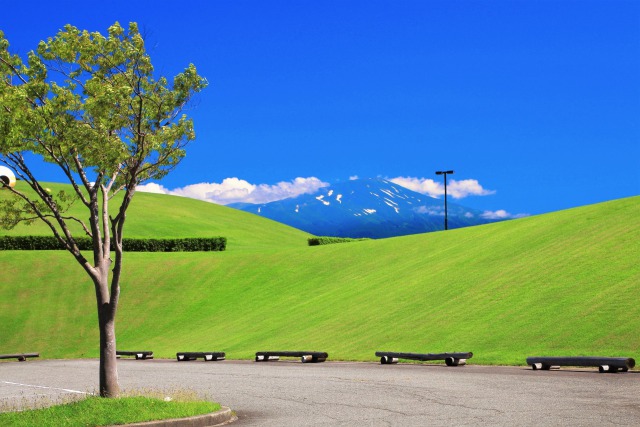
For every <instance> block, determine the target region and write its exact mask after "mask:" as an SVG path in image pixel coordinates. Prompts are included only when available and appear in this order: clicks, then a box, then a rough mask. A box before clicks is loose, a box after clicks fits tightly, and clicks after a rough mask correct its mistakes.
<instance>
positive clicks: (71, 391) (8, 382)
mask: <svg viewBox="0 0 640 427" xmlns="http://www.w3.org/2000/svg"><path fill="white" fill-rule="evenodd" d="M0 382H1V383H4V384H9V385H18V386H22V387H33V388H46V389H49V390H60V391H66V392H67V393H77V394H93V393H87V392H86V391H78V390H70V389H68V388H57V387H47V386H44V385H33V384H21V383H13V382H11V381H0Z"/></svg>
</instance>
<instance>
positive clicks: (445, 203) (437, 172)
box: [436, 171, 453, 230]
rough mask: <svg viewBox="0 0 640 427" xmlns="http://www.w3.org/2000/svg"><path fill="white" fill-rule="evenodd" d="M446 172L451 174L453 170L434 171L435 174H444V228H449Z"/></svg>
mask: <svg viewBox="0 0 640 427" xmlns="http://www.w3.org/2000/svg"><path fill="white" fill-rule="evenodd" d="M447 174H449V175H452V174H453V171H436V175H444V229H445V230H448V229H449V223H448V220H447Z"/></svg>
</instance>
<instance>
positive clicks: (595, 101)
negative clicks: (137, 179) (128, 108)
mask: <svg viewBox="0 0 640 427" xmlns="http://www.w3.org/2000/svg"><path fill="white" fill-rule="evenodd" d="M90 3H91V4H92V6H91V7H89V6H88V5H89V4H90ZM115 21H119V22H120V23H122V24H126V23H128V22H129V21H135V22H138V24H139V26H140V28H141V30H142V31H143V32H144V33H145V34H146V40H147V49H148V50H149V52H150V54H151V57H152V61H153V63H154V66H155V68H156V70H157V72H158V74H162V75H167V76H173V75H175V74H177V73H178V72H180V71H182V69H183V68H184V67H185V66H186V65H187V64H189V63H190V62H192V63H194V64H195V65H196V67H197V68H198V71H199V72H200V74H202V75H203V76H205V77H206V78H207V79H208V81H209V83H210V86H209V87H208V88H207V89H206V90H205V91H204V92H202V94H200V95H199V96H198V99H197V105H196V106H195V108H194V109H193V110H190V111H189V114H190V115H192V117H193V118H194V121H195V127H196V133H197V140H196V141H195V142H194V143H193V145H191V146H190V147H189V149H188V154H187V157H186V158H185V159H184V161H183V162H182V163H181V165H180V166H179V167H178V168H177V169H176V170H175V171H174V172H172V174H170V175H169V176H167V177H166V178H165V179H164V180H162V182H160V183H159V184H160V185H161V186H162V189H163V190H164V191H171V192H174V193H180V192H182V193H183V194H189V195H192V196H195V197H201V198H207V197H208V198H209V199H213V200H218V201H221V202H224V200H225V199H224V197H225V195H229V194H232V195H235V196H238V195H242V194H247V195H253V196H254V198H255V199H258V197H257V195H259V194H260V195H263V196H264V197H267V198H268V197H272V198H273V197H282V196H284V195H287V194H289V193H290V194H296V192H298V193H299V192H302V191H305V190H309V191H310V190H311V189H313V188H314V187H317V186H318V185H322V184H321V183H333V182H338V181H344V180H348V179H349V178H350V177H354V176H358V177H361V178H364V177H376V176H380V177H385V178H399V179H400V180H401V179H404V180H405V181H403V182H406V183H408V184H407V185H409V184H411V183H412V184H411V185H413V189H419V190H421V191H423V192H425V193H429V192H431V193H430V194H433V195H436V196H437V195H438V194H439V193H438V192H439V191H440V192H441V187H439V186H438V183H441V177H436V176H435V174H434V172H435V171H436V170H439V169H453V170H455V174H454V175H453V176H452V177H450V180H451V179H453V180H456V181H458V183H457V184H456V183H454V182H452V181H449V182H450V184H451V185H452V186H453V187H452V190H454V189H455V188H456V187H455V186H456V185H457V186H458V190H459V191H460V192H459V193H458V196H460V197H459V198H458V199H456V200H455V201H456V202H457V203H459V204H463V205H466V206H469V207H472V208H476V209H483V210H487V211H498V210H505V211H507V212H509V213H511V214H514V215H515V214H521V213H528V214H538V213H543V212H549V211H555V210H559V209H565V208H569V207H574V206H580V205H585V204H590V203H596V202H601V201H605V200H611V199H616V198H620V197H626V196H632V195H637V194H640V160H639V159H640V2H638V1H635V0H634V1H619V0H606V1H588V0H585V1H570V0H563V1H554V0H540V1H533V0H530V1H525V0H520V1H517V0H513V1H499V0H491V1H489V0H487V1H449V0H446V1H445V0H443V1H426V0H422V1H408V0H405V1H375V0H373V1H372V0H368V1H349V0H342V1H295V0H291V1H242V0H240V1H238V0H233V1H232V0H228V1H227V0H225V1H222V0H220V1H190V2H184V3H179V2H173V3H171V4H169V3H164V2H157V1H154V2H145V1H133V0H130V1H126V2H125V1H103V2H95V4H93V2H83V3H78V2H67V1H55V2H54V1H35V2H30V3H29V6H28V7H25V6H24V5H18V4H17V3H13V6H10V7H7V6H5V7H3V13H2V14H1V15H0V29H2V30H3V31H4V32H5V35H6V37H7V38H8V40H9V42H10V43H11V50H12V51H14V52H17V53H21V54H26V53H27V52H28V51H29V50H31V49H34V48H35V47H36V46H37V43H38V41H39V40H41V39H44V38H46V37H49V36H53V35H54V34H55V33H56V32H57V30H58V29H60V28H61V27H62V26H63V25H64V24H67V23H71V24H73V25H75V26H77V27H79V28H82V29H88V30H90V31H100V32H103V33H104V32H106V29H107V28H108V26H109V25H111V24H112V23H113V22H115ZM42 173H43V175H44V178H45V179H50V180H54V179H55V176H54V175H52V174H50V172H49V169H47V168H42ZM233 178H236V179H233ZM225 180H226V181H225ZM432 180H434V181H435V182H433V181H432ZM193 184H200V185H198V186H193ZM216 197H218V198H217V199H216ZM236 198H237V197H236ZM264 200H266V199H264ZM234 201H235V200H234Z"/></svg>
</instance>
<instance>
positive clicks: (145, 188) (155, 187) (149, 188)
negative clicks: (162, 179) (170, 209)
mask: <svg viewBox="0 0 640 427" xmlns="http://www.w3.org/2000/svg"><path fill="white" fill-rule="evenodd" d="M136 191H140V192H142V193H158V194H171V191H170V190H168V189H166V188H164V187H163V186H162V185H160V184H156V183H155V182H150V183H148V184H144V185H138V186H137V187H136Z"/></svg>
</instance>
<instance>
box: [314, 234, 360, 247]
mask: <svg viewBox="0 0 640 427" xmlns="http://www.w3.org/2000/svg"><path fill="white" fill-rule="evenodd" d="M360 240H369V239H368V238H361V239H352V238H350V237H328V236H321V237H310V238H309V239H308V242H309V246H319V245H330V244H332V243H346V242H357V241H360Z"/></svg>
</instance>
